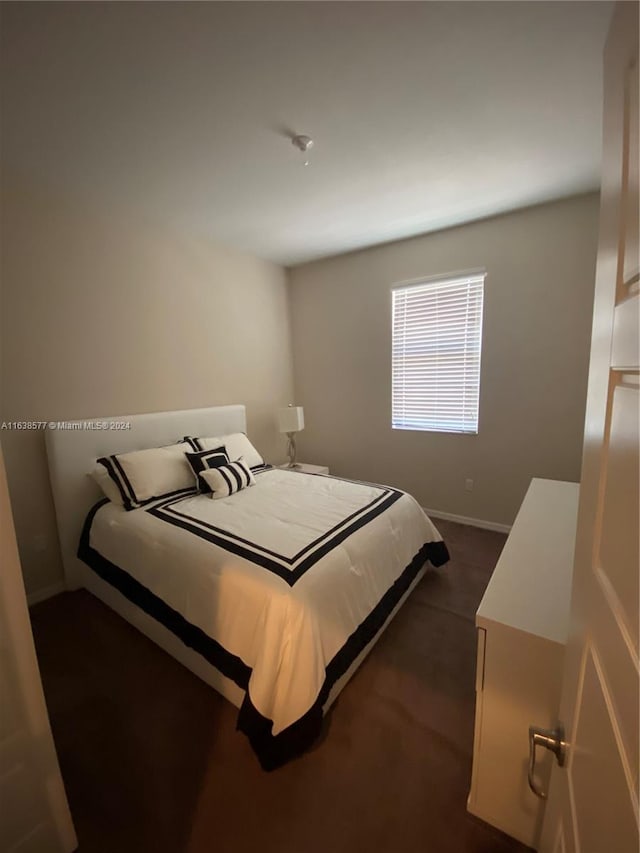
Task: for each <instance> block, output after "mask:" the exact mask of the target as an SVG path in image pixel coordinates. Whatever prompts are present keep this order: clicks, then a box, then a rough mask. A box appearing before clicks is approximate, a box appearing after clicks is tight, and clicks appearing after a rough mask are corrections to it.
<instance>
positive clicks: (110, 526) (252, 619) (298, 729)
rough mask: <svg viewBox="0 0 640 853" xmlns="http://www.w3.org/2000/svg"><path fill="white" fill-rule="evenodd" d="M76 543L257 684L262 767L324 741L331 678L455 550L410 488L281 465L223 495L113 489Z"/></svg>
mask: <svg viewBox="0 0 640 853" xmlns="http://www.w3.org/2000/svg"><path fill="white" fill-rule="evenodd" d="M78 556H79V557H80V559H82V560H83V561H84V562H85V563H86V564H87V565H88V566H89V567H90V568H91V569H93V570H94V571H95V572H97V573H98V574H99V575H100V576H101V577H102V578H103V579H104V580H106V581H107V582H108V583H110V584H112V585H113V586H115V587H116V588H117V589H119V590H120V592H121V593H123V594H124V595H125V596H126V597H127V598H129V599H130V600H131V601H132V602H133V603H135V604H136V605H138V606H139V607H141V608H142V609H143V610H144V611H145V612H147V613H148V614H150V615H151V616H153V618H155V619H157V620H158V621H159V622H161V623H162V624H163V625H164V626H165V627H166V628H168V629H169V630H171V631H172V632H173V633H174V634H175V635H176V636H178V637H179V638H180V639H181V640H182V641H183V642H184V643H186V645H188V646H189V647H190V648H193V649H194V650H195V651H197V652H198V653H200V654H202V655H203V656H204V657H205V658H206V659H207V660H208V661H209V663H211V664H213V665H214V666H215V667H217V668H218V669H219V670H220V671H221V672H222V673H223V674H224V675H225V676H226V677H228V678H230V679H232V680H233V681H234V682H235V683H236V684H237V685H238V686H239V687H240V688H241V689H243V690H244V691H246V693H245V698H244V701H243V704H242V707H241V708H240V712H239V716H238V728H239V729H240V730H241V731H243V732H244V733H245V734H246V735H247V736H248V737H249V740H250V742H251V744H252V746H253V748H254V750H255V751H256V753H257V755H258V758H259V760H260V762H261V764H262V766H263V768H265V769H273V768H275V767H277V766H279V765H281V764H282V763H284V762H286V761H288V760H289V759H290V758H292V757H294V756H295V755H297V754H299V753H300V752H302V751H304V749H306V748H307V747H308V746H309V745H310V744H311V743H313V741H314V739H315V738H316V737H317V735H318V734H319V732H320V727H321V722H322V709H323V706H324V704H325V702H326V700H327V698H328V696H329V693H330V690H331V687H332V686H333V684H335V682H336V681H337V680H338V679H339V678H340V677H341V676H342V675H343V674H344V673H345V672H346V671H347V669H348V668H349V666H350V665H351V663H352V662H353V661H354V660H355V658H356V657H357V656H358V654H359V653H360V652H361V651H362V649H364V648H365V646H366V645H367V644H368V643H369V642H370V641H371V639H372V638H373V637H374V636H375V635H376V633H377V632H378V631H379V630H380V629H381V627H382V626H383V624H384V622H385V621H386V619H387V617H388V616H389V614H390V613H391V611H392V610H393V608H394V607H395V605H396V604H397V603H398V601H399V600H400V598H401V597H402V595H403V594H404V593H405V592H406V590H407V589H408V588H409V586H410V585H411V582H412V581H413V580H414V578H415V577H416V575H417V573H418V572H419V571H420V569H421V568H422V566H423V565H424V563H425V562H426V561H427V560H430V561H431V562H432V563H433V564H434V565H441V564H442V563H444V562H446V560H447V559H448V553H447V549H446V546H445V545H444V543H443V542H442V538H441V536H440V535H439V533H438V531H437V529H436V528H435V526H434V525H433V524H432V522H431V521H430V520H429V519H428V518H427V516H426V515H425V514H424V512H423V510H422V509H421V508H420V506H419V505H418V504H417V502H416V501H415V500H414V498H412V497H411V496H410V495H408V494H406V493H404V492H401V491H399V490H397V489H391V488H387V487H384V486H379V485H375V484H369V483H361V482H353V481H347V480H342V479H339V478H335V477H328V476H321V475H311V474H303V473H299V472H293V471H288V470H282V469H272V470H268V471H263V472H262V473H259V474H257V476H256V485H255V486H252V487H250V488H247V489H244V490H243V491H241V492H238V493H237V494H235V495H233V496H231V497H229V498H225V499H221V500H212V499H211V498H210V497H209V496H205V495H199V494H193V495H188V496H186V497H184V496H182V497H177V498H176V497H175V496H174V497H171V498H167V499H164V500H160V501H156V502H154V503H152V504H150V505H148V506H145V507H143V508H140V509H136V510H132V511H129V512H127V511H126V510H124V509H123V508H122V507H118V506H116V505H115V504H112V503H110V502H108V501H102V502H100V503H99V504H97V505H96V506H95V507H94V508H93V509H92V510H91V512H90V513H89V516H88V518H87V521H86V523H85V526H84V530H83V534H82V539H81V543H80V548H79V552H78Z"/></svg>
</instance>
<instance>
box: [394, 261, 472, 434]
mask: <svg viewBox="0 0 640 853" xmlns="http://www.w3.org/2000/svg"><path fill="white" fill-rule="evenodd" d="M484 278H485V273H484V272H474V273H468V274H464V275H456V276H448V277H446V278H438V279H426V280H424V281H421V282H416V283H413V284H410V285H401V286H398V287H394V288H393V290H392V294H393V321H392V322H393V329H392V332H393V345H392V418H391V425H392V427H393V429H413V430H430V431H432V432H467V433H477V432H478V398H479V395H480V350H481V346H482V303H483V296H484Z"/></svg>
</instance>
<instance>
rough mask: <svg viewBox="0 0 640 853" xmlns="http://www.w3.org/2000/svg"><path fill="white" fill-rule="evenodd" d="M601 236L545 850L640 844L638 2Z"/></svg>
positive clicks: (612, 34) (626, 47)
mask: <svg viewBox="0 0 640 853" xmlns="http://www.w3.org/2000/svg"><path fill="white" fill-rule="evenodd" d="M600 205H601V206H600V237H599V244H598V262H597V272H596V292H595V305H594V318H593V330H592V341H591V361H590V367H589V386H588V392H587V412H586V421H585V434H584V455H583V464H582V478H581V487H580V506H579V512H578V530H577V538H576V552H575V563H574V581H573V597H572V603H571V623H572V624H571V634H570V638H569V644H568V647H567V654H566V659H565V672H564V684H563V695H562V704H561V709H560V719H561V721H562V722H563V723H564V726H565V732H566V734H565V739H566V740H567V742H568V755H567V761H566V764H565V766H564V767H563V768H560V767H558V766H554V769H553V774H552V778H551V783H550V788H549V801H548V804H547V810H546V815H545V822H544V827H543V833H542V840H541V845H540V850H541V851H544V853H637V851H638V847H639V844H638V840H639V839H638V686H639V680H638V671H639V668H638V560H639V554H638V550H639V548H638V514H639V504H638V474H639V469H638V464H639V458H638V442H639V435H638V421H639V410H638V407H639V404H640V390H639V386H638V382H639V372H638V363H639V357H638V312H639V310H640V305H639V302H640V296H639V294H638V288H639V282H638V272H639V268H638V267H639V265H638V5H637V3H635V2H622V3H618V4H617V5H616V7H615V11H614V14H613V19H612V23H611V28H610V31H609V36H608V39H607V44H606V48H605V56H604V137H603V166H602V189H601V202H600Z"/></svg>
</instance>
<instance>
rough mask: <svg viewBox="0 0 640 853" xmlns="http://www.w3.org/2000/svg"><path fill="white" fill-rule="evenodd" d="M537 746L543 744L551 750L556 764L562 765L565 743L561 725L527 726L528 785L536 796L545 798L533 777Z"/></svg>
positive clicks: (565, 749) (545, 795)
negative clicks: (546, 727) (553, 727)
mask: <svg viewBox="0 0 640 853" xmlns="http://www.w3.org/2000/svg"><path fill="white" fill-rule="evenodd" d="M537 746H543V747H544V748H545V749H549V750H550V751H551V752H553V754H554V755H555V757H556V761H557V762H558V765H559V766H560V767H564V762H565V758H566V755H567V743H566V742H565V739H564V728H563V726H561V725H560V726H557V727H556V728H555V729H539V728H536V726H529V772H528V774H527V777H528V780H529V787H530V788H531V790H532V791H533V793H534V794H535V795H536V797H540V799H541V800H546V799H547V794H546V791H543V790H542V788H541V787H540V785H538V783H537V782H536V779H535V770H536V747H537Z"/></svg>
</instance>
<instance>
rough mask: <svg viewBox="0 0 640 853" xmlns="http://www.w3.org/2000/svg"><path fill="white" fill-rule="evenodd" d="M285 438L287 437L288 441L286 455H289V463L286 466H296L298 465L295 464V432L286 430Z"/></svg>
mask: <svg viewBox="0 0 640 853" xmlns="http://www.w3.org/2000/svg"><path fill="white" fill-rule="evenodd" d="M287 438H288V439H289V443H288V444H287V456H288V457H289V464H288V465H287V468H298V467H299V466H298V465H297V464H296V434H295V432H288V433H287Z"/></svg>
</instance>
